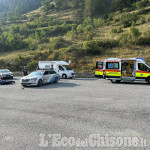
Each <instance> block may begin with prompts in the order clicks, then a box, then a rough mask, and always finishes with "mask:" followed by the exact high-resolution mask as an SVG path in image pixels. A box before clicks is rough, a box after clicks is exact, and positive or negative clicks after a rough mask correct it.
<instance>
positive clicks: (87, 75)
mask: <svg viewBox="0 0 150 150" xmlns="http://www.w3.org/2000/svg"><path fill="white" fill-rule="evenodd" d="M13 75H14V76H17V77H20V76H22V72H13ZM75 75H76V76H75V78H94V77H95V74H94V72H88V73H87V72H76V73H75Z"/></svg>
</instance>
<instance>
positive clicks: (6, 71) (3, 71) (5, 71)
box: [0, 69, 10, 73]
mask: <svg viewBox="0 0 150 150" xmlns="http://www.w3.org/2000/svg"><path fill="white" fill-rule="evenodd" d="M0 72H2V73H8V72H10V71H9V70H7V69H5V70H0Z"/></svg>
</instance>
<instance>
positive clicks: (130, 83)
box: [111, 82, 150, 86]
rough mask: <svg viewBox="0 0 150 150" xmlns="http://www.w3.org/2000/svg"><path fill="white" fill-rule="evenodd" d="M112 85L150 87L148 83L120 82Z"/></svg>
mask: <svg viewBox="0 0 150 150" xmlns="http://www.w3.org/2000/svg"><path fill="white" fill-rule="evenodd" d="M111 84H122V85H123V84H125V85H145V86H150V84H148V83H146V82H145V83H144V82H120V83H111Z"/></svg>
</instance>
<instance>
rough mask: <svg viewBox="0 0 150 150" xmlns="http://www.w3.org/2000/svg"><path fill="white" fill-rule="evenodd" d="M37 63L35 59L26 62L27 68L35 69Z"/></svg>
mask: <svg viewBox="0 0 150 150" xmlns="http://www.w3.org/2000/svg"><path fill="white" fill-rule="evenodd" d="M37 65H38V63H37V61H32V62H30V63H28V64H27V68H28V69H29V71H32V70H34V69H36V67H37Z"/></svg>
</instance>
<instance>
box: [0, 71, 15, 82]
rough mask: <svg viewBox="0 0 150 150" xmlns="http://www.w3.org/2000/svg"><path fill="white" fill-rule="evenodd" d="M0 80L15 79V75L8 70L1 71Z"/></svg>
mask: <svg viewBox="0 0 150 150" xmlns="http://www.w3.org/2000/svg"><path fill="white" fill-rule="evenodd" d="M0 79H4V80H5V79H13V74H12V72H10V71H9V70H8V69H1V70H0Z"/></svg>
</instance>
